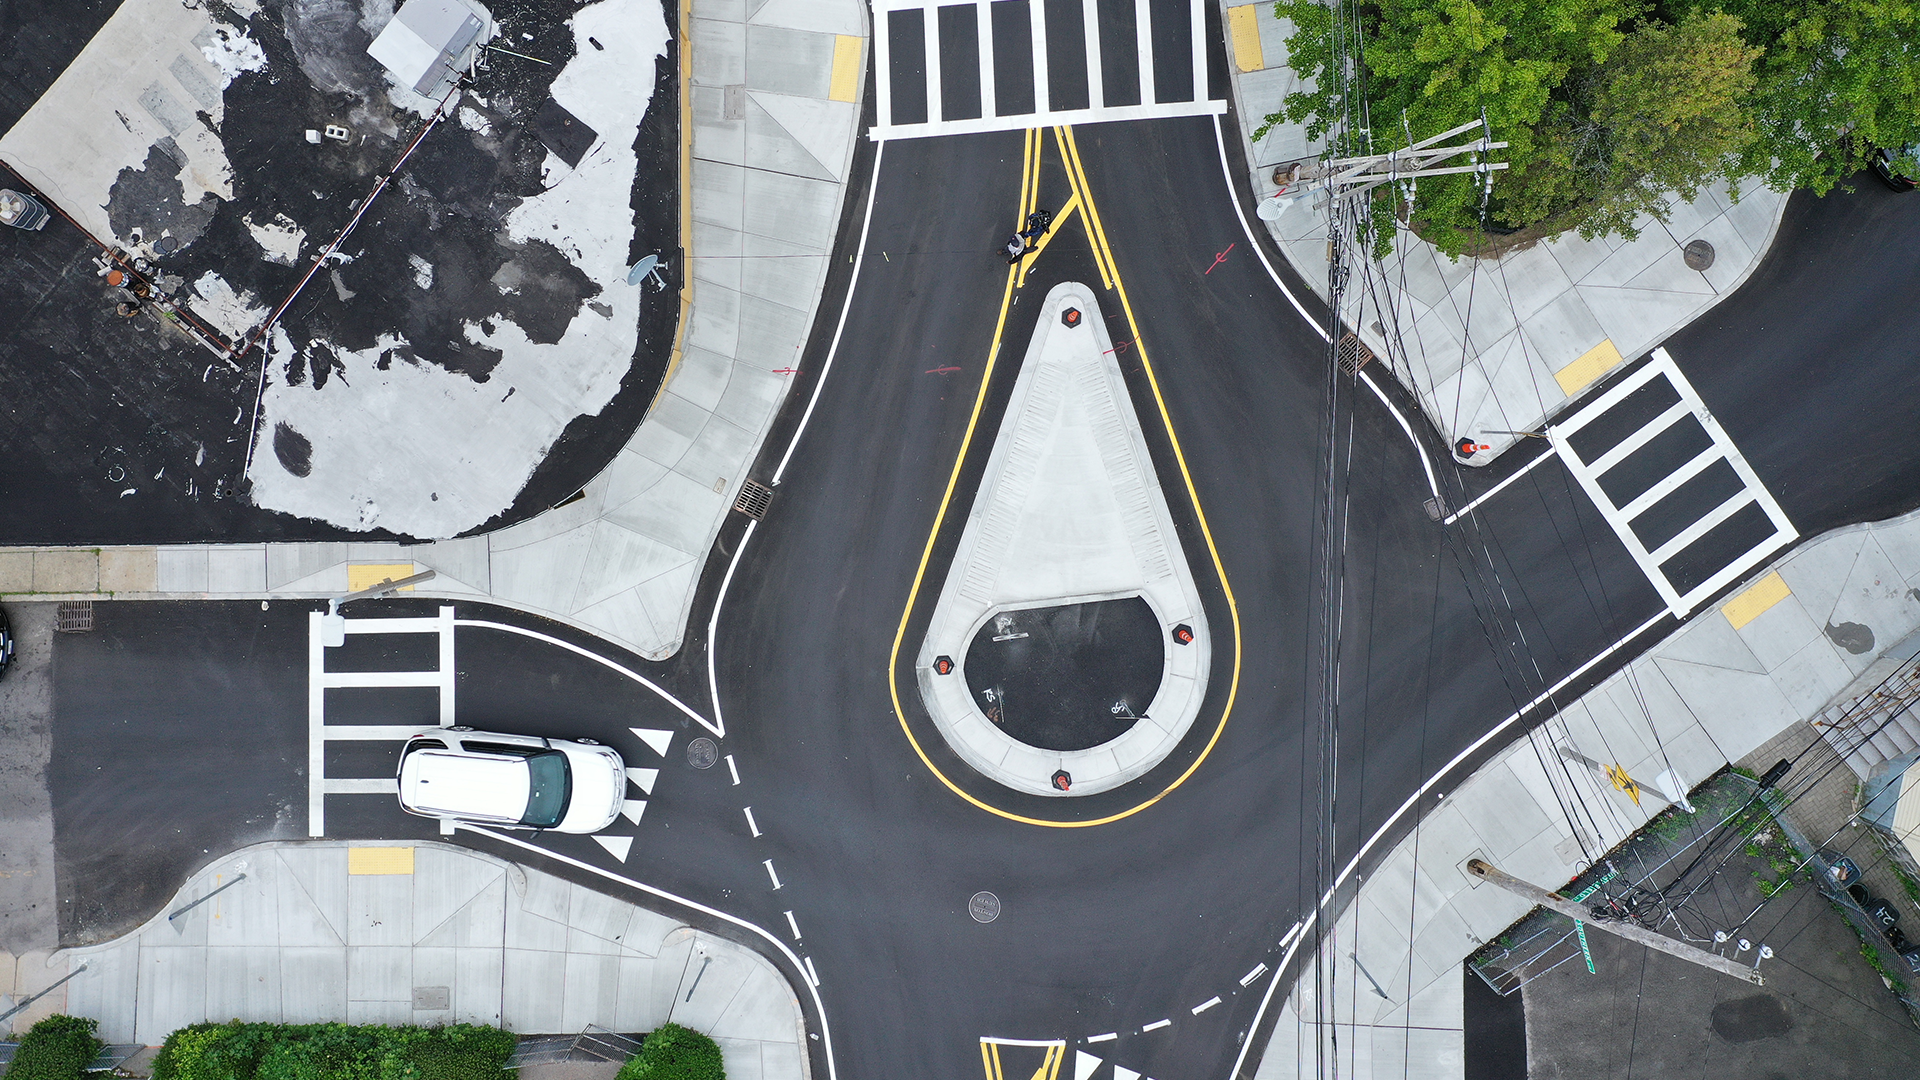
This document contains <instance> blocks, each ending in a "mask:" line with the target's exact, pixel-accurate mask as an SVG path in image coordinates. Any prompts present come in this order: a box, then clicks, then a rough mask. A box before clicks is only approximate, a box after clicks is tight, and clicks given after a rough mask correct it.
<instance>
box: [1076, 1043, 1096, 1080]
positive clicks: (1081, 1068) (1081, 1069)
mask: <svg viewBox="0 0 1920 1080" xmlns="http://www.w3.org/2000/svg"><path fill="white" fill-rule="evenodd" d="M1100 1061H1101V1059H1100V1058H1097V1057H1094V1056H1093V1055H1092V1054H1089V1053H1087V1052H1086V1051H1085V1050H1075V1051H1074V1052H1073V1080H1087V1077H1089V1076H1092V1075H1093V1070H1095V1069H1097V1068H1099V1067H1100Z"/></svg>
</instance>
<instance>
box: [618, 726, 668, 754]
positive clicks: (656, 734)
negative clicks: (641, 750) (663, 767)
mask: <svg viewBox="0 0 1920 1080" xmlns="http://www.w3.org/2000/svg"><path fill="white" fill-rule="evenodd" d="M627 730H628V731H631V732H633V733H634V734H635V735H638V736H640V741H641V742H643V743H646V744H647V745H648V746H651V747H653V752H654V753H656V754H659V755H660V756H661V757H666V756H667V747H668V746H671V745H672V744H673V732H671V731H666V730H662V729H660V728H650V727H635V728H628V729H627Z"/></svg>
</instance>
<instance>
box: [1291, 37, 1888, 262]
mask: <svg viewBox="0 0 1920 1080" xmlns="http://www.w3.org/2000/svg"><path fill="white" fill-rule="evenodd" d="M1341 10H1342V14H1343V15H1344V16H1345V24H1346V25H1347V26H1348V27H1349V28H1350V33H1349V36H1348V40H1349V41H1352V40H1354V39H1355V38H1357V39H1358V41H1359V42H1360V43H1361V44H1362V46H1363V47H1362V48H1361V50H1360V55H1361V62H1360V64H1359V66H1358V68H1357V69H1356V70H1354V72H1353V78H1352V79H1351V80H1350V81H1349V83H1348V85H1352V86H1354V87H1357V88H1358V89H1356V90H1355V91H1354V93H1355V95H1356V97H1355V100H1352V101H1343V100H1342V99H1341V98H1340V96H1339V94H1338V93H1337V92H1336V91H1337V89H1338V88H1339V86H1340V85H1341V84H1342V81H1341V80H1338V79H1335V78H1333V77H1332V76H1333V75H1334V74H1336V73H1337V72H1338V70H1339V69H1338V68H1337V67H1336V66H1335V63H1336V61H1335V49H1334V42H1333V30H1334V18H1333V12H1332V10H1331V9H1330V8H1328V7H1327V6H1325V5H1324V4H1323V3H1322V2H1320V0H1278V2H1277V3H1276V5H1275V12H1276V14H1278V15H1279V16H1280V17H1281V18H1284V19H1288V20H1291V22H1292V23H1293V25H1294V28H1295V29H1294V34H1293V36H1292V37H1291V38H1290V39H1289V41H1288V48H1289V62H1290V64H1291V66H1292V67H1293V68H1294V70H1295V71H1297V72H1298V73H1299V74H1301V75H1302V76H1303V77H1304V80H1305V81H1304V86H1303V89H1302V90H1301V91H1300V92H1298V93H1295V94H1292V95H1290V96H1289V97H1288V98H1287V100H1286V102H1285V103H1284V106H1283V108H1282V110H1281V111H1280V112H1279V113H1276V114H1274V115H1272V116H1270V117H1268V118H1267V120H1268V122H1269V123H1270V124H1271V123H1277V122H1280V121H1282V120H1285V121H1290V122H1293V123H1304V124H1306V125H1307V129H1308V134H1309V135H1310V136H1312V137H1315V138H1319V137H1322V136H1325V135H1327V134H1328V132H1329V131H1331V130H1334V121H1335V120H1336V119H1337V118H1338V117H1339V116H1340V115H1341V113H1342V110H1343V109H1349V108H1350V109H1351V121H1350V123H1349V124H1348V125H1347V127H1346V129H1345V130H1346V131H1347V133H1348V134H1347V139H1348V142H1347V144H1346V145H1343V146H1339V147H1336V148H1334V149H1335V152H1336V153H1341V154H1351V153H1366V152H1383V151H1384V150H1386V149H1388V148H1390V147H1392V146H1395V145H1399V144H1401V143H1402V142H1403V141H1404V140H1405V137H1406V135H1407V134H1410V135H1411V136H1412V138H1414V139H1419V138H1423V137H1425V136H1428V135H1433V134H1436V133H1438V132H1440V131H1444V130H1446V129H1447V128H1450V127H1454V126H1456V125H1458V124H1461V123H1464V122H1467V121H1471V120H1474V119H1477V118H1479V117H1480V116H1482V115H1484V116H1485V117H1486V121H1487V124H1488V126H1489V127H1490V128H1491V130H1492V133H1493V136H1494V137H1495V138H1496V139H1503V140H1505V141H1507V142H1508V143H1509V144H1510V146H1509V147H1508V148H1507V149H1506V151H1505V152H1504V155H1503V157H1504V160H1506V161H1507V162H1508V163H1509V168H1508V171H1507V172H1505V173H1502V174H1499V175H1498V177H1497V179H1496V182H1495V183H1494V184H1493V186H1492V188H1491V191H1490V192H1489V191H1488V190H1487V189H1486V188H1485V187H1484V186H1483V184H1482V183H1481V181H1480V179H1479V178H1478V177H1475V176H1452V177H1431V178H1427V179H1424V180H1422V181H1421V182H1420V183H1419V185H1418V188H1417V190H1416V192H1415V195H1414V202H1413V207H1412V210H1411V215H1410V216H1411V219H1412V223H1413V224H1414V225H1415V227H1416V228H1418V229H1419V230H1420V231H1421V232H1422V234H1423V235H1425V236H1426V237H1427V238H1428V239H1430V240H1432V241H1434V242H1435V243H1436V244H1437V245H1438V246H1439V247H1440V248H1441V249H1442V250H1445V251H1447V252H1449V253H1450V254H1459V253H1460V252H1462V251H1464V250H1467V249H1468V248H1469V247H1471V246H1473V245H1474V244H1475V243H1476V241H1477V239H1478V238H1479V237H1480V236H1481V235H1482V234H1483V232H1484V231H1485V230H1489V229H1490V230H1493V231H1512V230H1514V229H1518V228H1523V227H1532V228H1535V229H1538V230H1541V231H1546V232H1557V231H1562V230H1565V229H1579V230H1580V231H1581V232H1582V233H1583V234H1586V235H1589V236H1592V235H1598V234H1601V233H1607V232H1619V233H1623V234H1625V235H1629V236H1632V235H1635V230H1636V225H1637V223H1643V222H1644V221H1645V219H1646V218H1648V217H1651V218H1654V219H1658V220H1665V219H1666V217H1667V212H1668V205H1669V200H1670V199H1671V198H1672V197H1673V196H1674V195H1676V194H1677V195H1678V196H1680V197H1681V198H1683V199H1693V198H1695V197H1697V196H1698V194H1699V192H1700V190H1701V189H1702V188H1704V187H1706V186H1708V185H1710V184H1712V183H1714V182H1716V181H1718V180H1722V179H1727V180H1732V181H1734V182H1735V183H1736V185H1737V184H1738V183H1740V182H1742V181H1745V180H1746V178H1749V177H1754V178H1758V180H1757V182H1761V183H1766V184H1769V185H1771V186H1773V187H1775V188H1778V189H1781V190H1786V189H1790V188H1794V187H1811V188H1813V189H1814V190H1816V191H1820V192H1825V191H1826V190H1828V189H1829V188H1831V187H1832V186H1833V185H1834V184H1835V183H1837V182H1839V181H1841V180H1843V179H1845V178H1846V177H1848V176H1851V175H1852V174H1853V173H1855V172H1858V171H1859V170H1860V169H1861V168H1862V167H1863V166H1864V165H1865V163H1866V160H1867V155H1868V154H1870V153H1871V152H1872V149H1873V148H1874V147H1876V146H1891V147H1905V146H1909V145H1912V144H1913V143H1915V142H1920V0H1824V2H1823V0H1814V2H1812V3H1807V2H1804V0H1708V2H1706V3H1680V2H1673V3H1648V2H1646V0H1377V2H1374V3H1366V4H1361V5H1360V6H1358V7H1345V8H1342V9H1341ZM1349 51H1351V50H1349ZM1403 195H1404V193H1403V192H1397V191H1390V190H1388V189H1381V190H1380V191H1379V192H1378V193H1377V195H1376V199H1377V202H1376V212H1377V213H1384V214H1396V215H1400V216H1402V217H1406V216H1408V215H1407V212H1406V208H1405V207H1404V206H1401V205H1398V200H1400V199H1401V198H1403Z"/></svg>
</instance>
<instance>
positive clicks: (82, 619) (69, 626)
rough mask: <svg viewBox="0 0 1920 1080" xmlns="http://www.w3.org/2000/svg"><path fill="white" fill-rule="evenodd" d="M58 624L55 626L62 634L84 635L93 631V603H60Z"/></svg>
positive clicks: (84, 601) (82, 601)
mask: <svg viewBox="0 0 1920 1080" xmlns="http://www.w3.org/2000/svg"><path fill="white" fill-rule="evenodd" d="M58 618H59V622H58V623H57V624H56V625H55V628H56V629H58V630H59V631H60V632H61V633H63V634H84V633H86V632H87V631H89V630H91V629H93V601H91V600H62V601H60V611H59V616H58Z"/></svg>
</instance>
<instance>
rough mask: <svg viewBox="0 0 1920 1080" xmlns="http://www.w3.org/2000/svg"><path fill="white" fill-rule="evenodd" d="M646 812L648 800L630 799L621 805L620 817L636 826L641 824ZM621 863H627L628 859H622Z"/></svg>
mask: <svg viewBox="0 0 1920 1080" xmlns="http://www.w3.org/2000/svg"><path fill="white" fill-rule="evenodd" d="M646 812H647V800H645V799H628V800H626V801H625V802H622V803H621V804H620V816H621V817H623V818H626V819H627V820H628V821H631V822H633V823H634V824H635V825H638V824H640V815H641V814H644V813H646ZM620 861H621V862H625V861H626V859H624V858H622V859H621V860H620Z"/></svg>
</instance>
